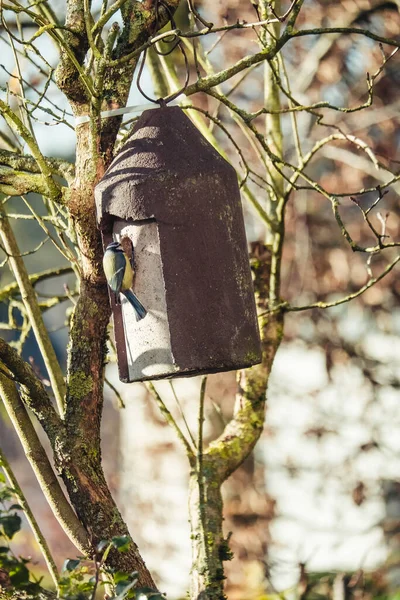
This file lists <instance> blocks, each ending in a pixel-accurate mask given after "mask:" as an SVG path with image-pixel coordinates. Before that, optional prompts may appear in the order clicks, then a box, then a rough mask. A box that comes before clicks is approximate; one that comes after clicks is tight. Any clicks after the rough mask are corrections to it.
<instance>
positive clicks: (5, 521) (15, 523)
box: [0, 513, 21, 540]
mask: <svg viewBox="0 0 400 600" xmlns="http://www.w3.org/2000/svg"><path fill="white" fill-rule="evenodd" d="M0 525H2V526H3V530H4V533H5V534H6V536H7V537H8V538H9V539H10V540H11V538H12V537H13V536H14V534H16V533H17V531H19V530H20V529H21V517H19V516H18V515H17V514H16V513H14V514H13V515H5V516H4V517H0Z"/></svg>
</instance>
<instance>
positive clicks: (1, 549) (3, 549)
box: [0, 546, 10, 554]
mask: <svg viewBox="0 0 400 600" xmlns="http://www.w3.org/2000/svg"><path fill="white" fill-rule="evenodd" d="M9 551H10V548H9V547H8V546H0V554H7V553H8V552H9Z"/></svg>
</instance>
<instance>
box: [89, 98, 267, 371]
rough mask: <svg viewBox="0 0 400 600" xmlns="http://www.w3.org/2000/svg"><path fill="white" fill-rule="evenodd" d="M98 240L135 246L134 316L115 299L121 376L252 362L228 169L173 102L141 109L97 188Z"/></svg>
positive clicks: (238, 224) (249, 302)
mask: <svg viewBox="0 0 400 600" xmlns="http://www.w3.org/2000/svg"><path fill="white" fill-rule="evenodd" d="M96 207H97V214H98V220H99V226H100V228H101V229H102V231H103V236H104V241H105V243H108V242H109V241H111V240H112V239H114V240H120V239H123V238H126V237H128V238H129V239H130V241H131V242H132V244H133V247H134V262H135V269H136V277H135V281H134V284H133V291H134V292H135V294H136V295H137V297H138V298H139V299H140V301H141V302H142V304H143V305H144V306H145V308H146V310H147V313H148V314H147V315H146V317H145V318H144V319H142V320H141V321H139V322H136V321H135V318H134V314H133V311H132V307H131V306H130V305H129V304H128V303H127V302H126V301H125V300H122V303H121V306H120V307H118V306H117V305H115V303H113V304H112V306H113V314H114V329H115V336H116V341H117V352H118V364H119V370H120V378H121V379H122V380H123V381H142V380H145V379H157V378H161V377H174V376H178V375H196V374H200V373H207V372H208V373H210V372H217V371H225V370H233V369H238V368H242V367H248V366H251V365H253V364H256V363H258V362H260V360H261V350H260V339H259V331H258V325H257V317H256V310H255V301H254V294H253V286H252V281H251V273H250V267H249V261H248V252H247V243H246V237H245V230H244V222H243V215H242V207H241V201H240V193H239V188H238V184H237V177H236V173H235V171H234V169H233V168H232V167H231V166H230V165H229V163H227V162H226V161H225V160H224V159H223V158H222V157H221V156H220V155H219V153H218V152H217V151H216V150H215V149H214V148H213V147H212V146H211V145H210V144H209V143H208V142H207V141H206V140H205V138H204V137H203V136H202V135H201V134H200V133H199V131H198V130H197V129H196V127H195V126H194V125H193V123H192V122H191V121H190V120H189V119H188V117H186V115H185V114H184V113H183V111H182V110H181V109H180V108H179V107H163V108H159V109H155V110H149V111H145V112H144V113H143V114H142V116H141V117H140V119H139V121H138V122H137V124H136V126H135V128H134V130H133V133H132V136H131V137H130V138H129V140H128V142H127V143H126V144H125V146H124V147H123V149H122V150H121V152H120V153H119V154H118V155H117V157H116V158H115V159H114V161H113V163H112V164H111V166H110V167H109V169H108V171H107V172H106V174H105V175H104V177H103V179H102V181H101V182H100V183H99V185H98V186H97V188H96Z"/></svg>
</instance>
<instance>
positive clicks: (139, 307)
mask: <svg viewBox="0 0 400 600" xmlns="http://www.w3.org/2000/svg"><path fill="white" fill-rule="evenodd" d="M122 294H123V295H124V296H125V298H126V299H127V300H128V302H129V303H130V304H132V306H133V309H134V311H135V317H136V321H140V320H141V319H144V318H145V316H146V315H147V310H146V309H145V307H144V306H143V304H142V303H141V302H139V300H138V298H137V296H135V294H134V293H133V292H132V290H124V291H123V292H122Z"/></svg>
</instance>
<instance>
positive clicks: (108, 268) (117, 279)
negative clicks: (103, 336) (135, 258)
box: [103, 242, 147, 321]
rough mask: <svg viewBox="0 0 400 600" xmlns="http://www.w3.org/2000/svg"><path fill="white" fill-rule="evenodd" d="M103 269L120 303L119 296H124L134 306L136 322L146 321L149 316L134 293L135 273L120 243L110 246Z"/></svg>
mask: <svg viewBox="0 0 400 600" xmlns="http://www.w3.org/2000/svg"><path fill="white" fill-rule="evenodd" d="M103 269H104V273H105V276H106V279H107V283H108V285H109V287H110V289H111V290H112V291H113V292H114V294H115V298H116V301H117V302H118V299H119V294H120V293H121V294H123V295H124V296H125V298H126V299H127V300H128V302H129V303H130V304H131V305H132V306H133V309H134V311H135V317H136V321H140V320H141V319H144V317H145V316H146V314H147V311H146V309H145V308H144V306H143V305H142V304H141V303H140V302H139V300H138V298H137V297H136V296H135V294H134V293H133V292H132V290H131V287H132V284H133V276H134V272H133V269H132V266H131V263H130V261H129V258H128V257H127V255H126V254H125V252H124V251H123V249H122V246H121V244H120V243H119V242H111V244H108V246H107V248H106V251H105V252H104V257H103Z"/></svg>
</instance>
